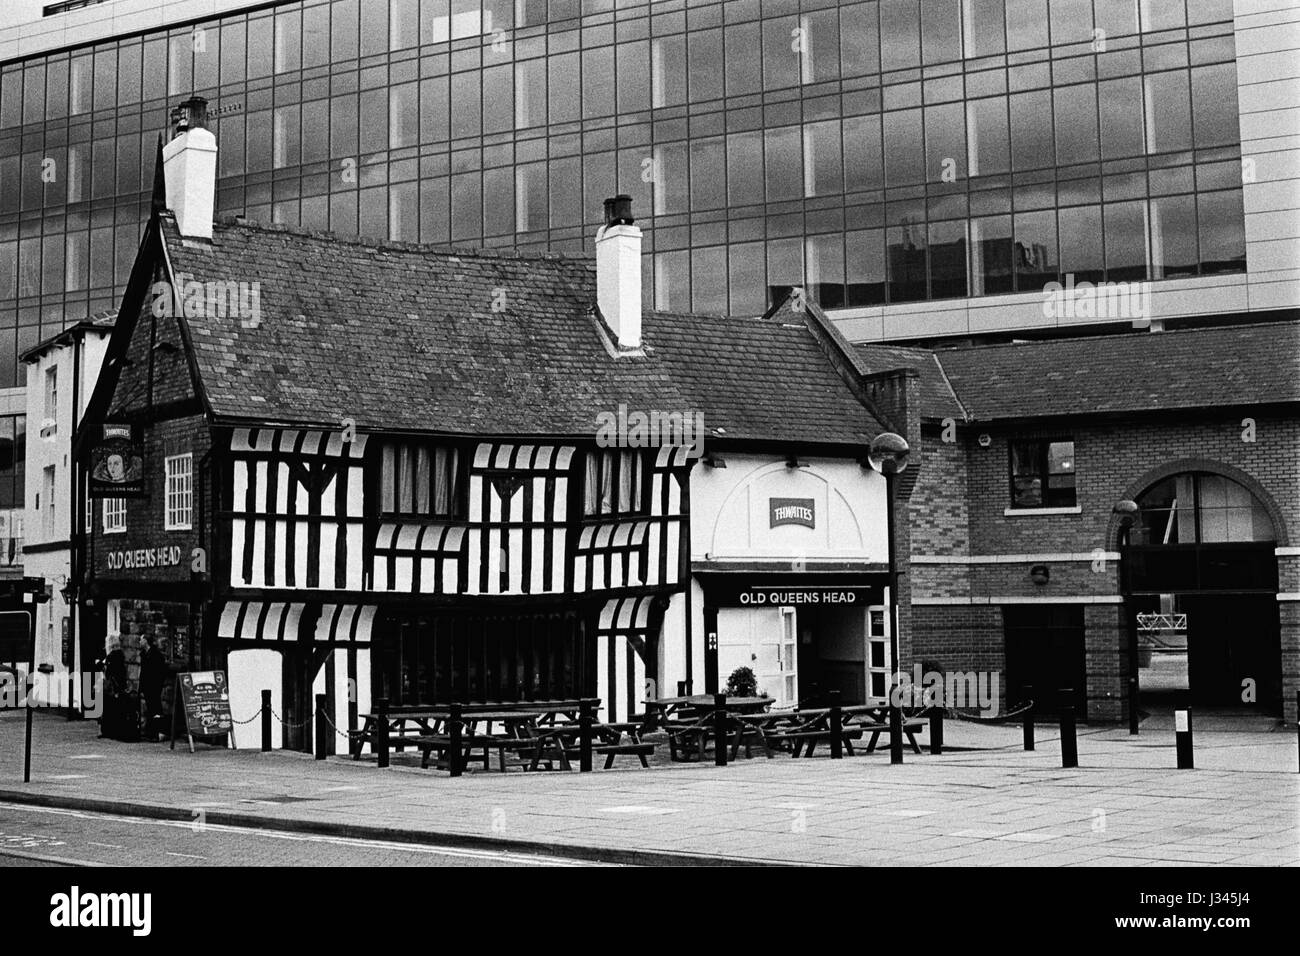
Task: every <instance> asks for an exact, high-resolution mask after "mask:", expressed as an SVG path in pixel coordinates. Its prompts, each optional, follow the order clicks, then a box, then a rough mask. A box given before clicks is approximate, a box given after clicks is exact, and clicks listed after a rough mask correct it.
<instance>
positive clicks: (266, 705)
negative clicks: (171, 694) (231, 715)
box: [172, 690, 271, 753]
mask: <svg viewBox="0 0 1300 956" xmlns="http://www.w3.org/2000/svg"><path fill="white" fill-rule="evenodd" d="M172 706H173V707H175V706H176V705H175V704H173V705H172ZM270 752H271V692H270V691H269V690H264V691H262V753H270Z"/></svg>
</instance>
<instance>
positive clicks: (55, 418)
mask: <svg viewBox="0 0 1300 956" xmlns="http://www.w3.org/2000/svg"><path fill="white" fill-rule="evenodd" d="M58 423H59V367H58V366H57V365H52V366H50V367H49V368H47V369H46V370H45V421H44V422H42V423H41V432H42V434H46V435H53V434H54V432H55V429H56V428H57V427H58Z"/></svg>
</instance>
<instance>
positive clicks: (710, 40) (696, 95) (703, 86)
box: [686, 30, 722, 103]
mask: <svg viewBox="0 0 1300 956" xmlns="http://www.w3.org/2000/svg"><path fill="white" fill-rule="evenodd" d="M686 43H687V53H688V56H689V69H690V84H689V89H690V98H691V101H692V102H695V103H698V102H700V101H702V100H714V99H718V98H720V97H721V96H722V31H721V30H704V31H702V32H700V33H690V34H687V37H686Z"/></svg>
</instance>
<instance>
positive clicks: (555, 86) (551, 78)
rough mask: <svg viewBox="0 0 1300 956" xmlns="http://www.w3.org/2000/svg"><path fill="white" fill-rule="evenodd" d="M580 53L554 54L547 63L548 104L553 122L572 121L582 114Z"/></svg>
mask: <svg viewBox="0 0 1300 956" xmlns="http://www.w3.org/2000/svg"><path fill="white" fill-rule="evenodd" d="M578 56H579V55H578V54H577V53H566V54H564V55H562V56H553V57H551V58H550V60H549V62H548V65H547V71H548V76H547V89H548V90H549V91H550V92H549V99H548V104H549V107H550V121H551V122H552V123H571V122H573V121H575V120H577V119H579V118H580V116H581V110H580V100H579V96H578V90H579V84H578Z"/></svg>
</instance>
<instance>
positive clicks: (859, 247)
mask: <svg viewBox="0 0 1300 956" xmlns="http://www.w3.org/2000/svg"><path fill="white" fill-rule="evenodd" d="M844 251H845V303H844V304H845V305H849V306H854V305H882V304H884V301H885V233H884V230H883V229H867V230H864V231H862V232H850V233H848V234H847V235H845V237H844Z"/></svg>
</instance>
